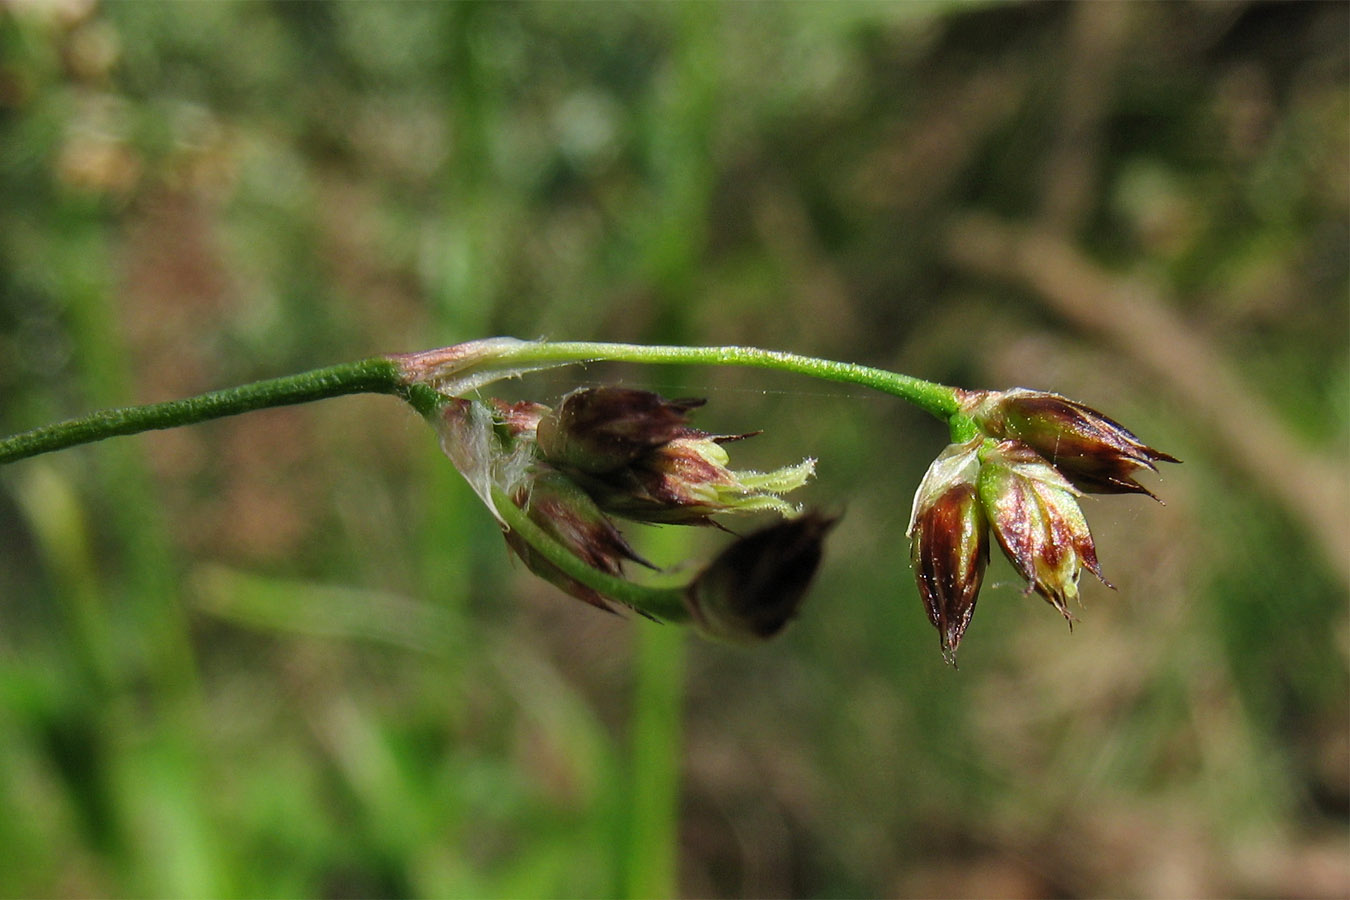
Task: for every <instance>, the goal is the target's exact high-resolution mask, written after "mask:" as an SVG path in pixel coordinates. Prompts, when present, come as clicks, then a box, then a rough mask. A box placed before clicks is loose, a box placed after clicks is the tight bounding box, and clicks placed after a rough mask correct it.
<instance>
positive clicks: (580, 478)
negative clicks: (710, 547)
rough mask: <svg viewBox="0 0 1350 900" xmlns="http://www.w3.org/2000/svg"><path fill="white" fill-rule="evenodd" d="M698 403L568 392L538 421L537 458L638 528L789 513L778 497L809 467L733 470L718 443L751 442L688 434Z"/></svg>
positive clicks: (624, 393) (613, 392)
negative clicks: (720, 515)
mask: <svg viewBox="0 0 1350 900" xmlns="http://www.w3.org/2000/svg"><path fill="white" fill-rule="evenodd" d="M702 403H703V401H702V400H664V399H662V398H661V397H660V396H659V395H657V394H653V393H649V392H647V391H635V390H629V389H626V388H613V387H602V388H588V389H585V390H581V391H575V392H573V393H571V394H569V395H568V396H567V397H566V398H564V400H563V402H562V403H561V404H560V405H559V407H558V409H557V410H554V411H553V412H550V413H546V414H544V415H543V417H542V418H540V419H539V422H538V428H537V438H538V446H539V452H540V454H541V455H542V456H543V457H544V459H546V460H548V462H549V463H551V464H552V465H554V466H556V467H558V468H559V469H561V470H563V471H564V472H566V473H567V474H568V475H570V476H572V477H573V478H575V479H576V481H577V482H578V483H579V484H580V485H581V486H582V487H584V488H585V489H586V491H587V492H589V493H590V495H591V496H592V497H593V498H595V501H596V502H597V503H598V504H599V505H600V508H601V509H603V510H605V511H606V512H610V513H614V514H615V515H620V516H623V517H625V518H628V519H633V520H635V521H639V522H656V523H663V524H678V525H707V524H711V521H712V520H711V518H710V517H711V516H713V515H716V514H718V513H747V512H758V511H761V510H770V511H773V512H778V513H781V514H783V515H791V514H794V513H795V512H796V511H797V508H796V507H795V506H794V505H792V504H790V503H788V502H787V501H786V500H784V499H783V498H782V497H781V496H780V495H781V494H785V493H787V492H789V491H792V490H795V489H796V488H799V487H801V486H802V485H803V484H805V483H806V481H807V479H809V478H810V477H811V475H812V473H813V472H814V471H815V461H814V460H811V459H808V460H804V461H803V462H801V463H798V464H797V465H795V466H785V467H784V468H781V469H775V470H773V471H771V472H744V471H732V470H731V469H730V468H728V465H727V464H728V462H729V461H730V458H729V456H728V455H727V451H726V450H725V449H724V448H723V446H722V445H723V444H725V443H728V442H730V441H735V440H739V439H741V438H745V437H749V436H750V435H715V434H709V433H708V432H705V431H700V430H698V429H697V428H693V427H691V426H690V425H689V424H688V421H687V416H686V414H687V413H688V412H689V410H691V409H694V408H696V407H697V406H700V405H702Z"/></svg>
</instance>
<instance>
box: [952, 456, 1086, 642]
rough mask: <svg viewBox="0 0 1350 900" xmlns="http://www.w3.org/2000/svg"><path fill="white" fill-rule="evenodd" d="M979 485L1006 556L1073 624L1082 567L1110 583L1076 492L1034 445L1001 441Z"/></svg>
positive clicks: (987, 459)
mask: <svg viewBox="0 0 1350 900" xmlns="http://www.w3.org/2000/svg"><path fill="white" fill-rule="evenodd" d="M978 491H979V495H980V502H981V503H983V504H984V512H985V515H986V516H987V517H988V519H989V524H990V525H991V526H992V528H993V530H994V536H995V537H996V538H998V543H999V546H1001V547H1002V548H1003V552H1004V553H1005V554H1006V555H1007V557H1008V560H1009V561H1010V562H1012V564H1013V567H1014V568H1015V569H1017V571H1018V574H1020V575H1021V576H1022V577H1023V578H1025V579H1027V582H1028V584H1029V586H1030V587H1031V588H1032V589H1034V590H1035V591H1036V593H1038V594H1040V595H1041V596H1042V597H1044V598H1045V599H1046V600H1047V601H1049V602H1050V603H1051V604H1052V605H1053V606H1054V607H1055V609H1057V610H1059V612H1060V614H1061V615H1062V616H1064V618H1066V619H1068V620H1069V623H1070V624H1072V623H1073V615H1072V614H1071V613H1070V612H1069V607H1068V601H1069V600H1073V599H1076V598H1077V597H1078V576H1079V575H1080V573H1081V571H1082V569H1083V568H1084V567H1086V568H1087V569H1088V571H1090V572H1092V574H1093V575H1096V576H1097V578H1098V579H1099V580H1100V581H1101V582H1102V584H1105V585H1106V586H1107V587H1110V586H1111V584H1110V582H1108V581H1107V580H1106V579H1105V578H1104V577H1102V570H1101V566H1099V565H1098V563H1097V550H1096V547H1095V546H1094V545H1093V542H1092V533H1091V532H1090V531H1089V530H1088V525H1087V519H1086V518H1084V516H1083V510H1082V509H1081V508H1080V507H1079V506H1078V492H1077V491H1076V490H1075V489H1074V488H1073V486H1072V485H1071V484H1069V482H1068V481H1066V480H1065V479H1064V476H1063V475H1061V474H1060V473H1059V470H1057V469H1056V468H1055V467H1054V466H1052V465H1050V464H1049V463H1048V462H1046V461H1045V459H1044V458H1042V457H1041V456H1040V454H1038V453H1037V452H1036V451H1035V450H1033V449H1031V447H1029V446H1027V445H1026V444H1023V443H1020V442H1018V441H1000V442H999V443H998V444H997V445H996V446H995V447H993V448H991V449H987V450H985V451H982V453H981V465H980V474H979V479H978Z"/></svg>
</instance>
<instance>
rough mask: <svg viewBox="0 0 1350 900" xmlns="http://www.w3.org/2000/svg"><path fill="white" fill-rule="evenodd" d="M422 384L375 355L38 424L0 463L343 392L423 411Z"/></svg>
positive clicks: (2, 452)
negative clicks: (409, 381) (389, 398)
mask: <svg viewBox="0 0 1350 900" xmlns="http://www.w3.org/2000/svg"><path fill="white" fill-rule="evenodd" d="M419 387H421V390H422V391H426V390H427V389H426V388H425V387H422V386H419V385H412V386H408V385H405V384H404V383H403V381H402V378H401V377H400V373H399V368H398V366H397V365H396V364H395V363H394V362H393V361H392V360H389V359H386V358H384V357H373V358H371V359H363V360H359V361H357V362H352V363H344V364H342V365H337V366H329V367H328V368H325V369H315V370H313V371H310V372H301V373H300V374H298V375H288V376H286V377H284V378H272V379H268V380H267V381H255V382H252V383H251V384H245V385H241V386H239V387H235V388H227V389H225V390H221V391H211V392H210V393H207V394H200V395H198V396H196V397H188V398H186V399H184V400H169V401H167V402H164V403H151V404H149V405H146V406H125V407H120V408H117V409H105V410H100V411H99V412H95V413H90V414H89V415H87V416H83V417H81V418H78V419H70V420H68V421H65V422H57V423H56V424H54V425H46V426H43V427H42V428H34V429H33V430H32V431H25V432H23V433H21V434H16V435H14V436H13V437H8V438H5V439H4V440H0V464H4V463H8V462H14V461H15V460H19V459H23V458H25V457H28V456H36V455H37V454H39V453H47V452H49V451H52V450H61V449H64V448H66V447H73V446H75V445H77V444H87V443H90V442H93V441H101V440H103V439H104V438H110V437H115V436H117V435H122V434H136V433H138V432H142V431H153V430H155V429H160V428H176V427H177V426H179V425H192V424H194V423H196V422H204V421H206V420H208V419H219V418H221V417H223V416H233V415H238V414H239V413H244V412H249V411H250V410H255V409H266V408H268V407H272V406H289V405H291V404H295V403H308V402H310V401H311V400H322V399H324V398H325V397H340V396H342V395H344V394H361V393H378V394H397V395H399V396H401V397H403V398H404V399H406V400H408V401H409V402H410V403H412V404H413V405H414V406H416V407H418V408H419V411H422V412H426V411H427V410H426V409H423V408H422V407H423V406H425V405H427V403H428V402H429V400H428V398H426V397H425V396H423V394H422V393H421V392H419V391H418V390H417V388H419Z"/></svg>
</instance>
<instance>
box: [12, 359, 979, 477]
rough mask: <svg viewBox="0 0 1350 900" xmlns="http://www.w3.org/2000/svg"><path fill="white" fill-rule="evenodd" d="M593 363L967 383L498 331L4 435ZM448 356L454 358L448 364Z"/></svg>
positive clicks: (426, 411) (924, 396)
mask: <svg viewBox="0 0 1350 900" xmlns="http://www.w3.org/2000/svg"><path fill="white" fill-rule="evenodd" d="M461 348H471V349H472V352H470V353H469V354H468V356H467V357H461V356H458V355H457V354H456V351H458V350H460V349H461ZM589 362H634V363H648V364H685V365H689V364H693V365H709V366H752V367H755V368H760V369H770V370H773V371H779V372H793V373H796V374H799V375H808V376H810V377H812V378H820V379H823V380H825V381H835V382H842V383H845V384H858V385H863V386H864V387H869V388H872V389H874V390H878V391H882V392H883V393H887V394H892V395H894V396H896V397H900V398H902V399H904V400H908V401H909V402H911V403H913V404H914V405H916V406H918V407H919V408H921V409H923V410H926V411H927V412H929V413H931V414H933V415H934V416H937V417H938V418H940V419H944V420H949V421H953V420H955V419H960V418H961V417H960V415H959V410H960V404H959V402H958V396H959V392H958V391H957V390H956V389H955V388H951V387H947V386H946V385H941V384H935V383H934V382H931V381H924V380H923V379H921V378H914V377H911V376H909V375H901V374H900V373H898V372H890V371H887V370H886V369H874V368H872V367H870V366H860V365H857V364H855V363H844V362H835V361H833V360H828V359H817V358H815V357H811V356H801V355H799V354H796V353H785V352H782V351H778V350H761V349H759V348H758V347H671V346H646V345H642V344H610V343H604V342H595V341H556V342H551V341H518V342H517V341H511V340H509V339H492V340H488V341H475V342H471V343H470V344H464V345H459V346H458V347H450V348H442V349H441V350H432V351H427V352H426V353H415V354H409V355H406V356H399V357H392V358H391V357H372V358H370V359H363V360H358V361H357V362H352V363H343V364H342V365H337V366H329V367H328V368H325V369H315V370H313V371H310V372H301V373H300V374H298V375H288V376H286V377H284V378H272V379H268V380H266V381H255V382H252V383H251V384H245V385H241V386H239V387H235V388H228V389H226V390H220V391H211V392H210V393H207V394H200V395H198V396H196V397H188V398H186V399H183V400H169V401H167V402H164V403H152V404H149V405H146V406H126V407H120V408H117V409H105V410H101V411H99V412H95V413H91V414H89V415H87V416H83V417H81V418H78V419H70V420H68V421H65V422H58V423H56V424H54V425H46V426H43V427H41V428H35V429H33V430H32V431H25V432H23V433H21V434H16V435H14V436H12V437H8V438H5V439H3V440H0V465H3V464H4V463H9V462H14V461H15V460H19V459H24V458H25V457H29V456H36V455H37V454H39V453H47V452H49V451H52V450H61V449H64V448H66V447H73V446H76V445H77V444H87V443H91V442H93V441H101V440H103V439H104V438H110V437H115V436H117V435H123V434H137V433H139V432H142V431H152V430H155V429H159V428H175V427H177V426H179V425H192V424H194V423H196V422H204V421H206V420H208V419H219V418H221V417H223V416H233V415H238V414H239V413H244V412H249V411H250V410H255V409H265V408H267V407H273V406H288V405H291V404H295V403H308V402H310V401H312V400H322V399H324V398H325V397H339V396H342V395H344V394H363V393H375V394H395V395H397V396H399V397H402V398H403V399H404V400H406V401H407V402H408V403H409V404H411V405H412V406H413V408H414V409H416V410H417V411H418V412H420V413H422V414H423V415H431V414H432V413H434V412H435V411H436V409H437V408H439V406H440V404H441V403H442V402H443V400H444V398H443V396H441V395H440V394H439V393H438V392H437V391H436V389H435V388H436V387H437V386H439V385H444V386H446V387H448V388H449V389H450V392H451V393H457V392H459V391H460V390H467V389H469V388H471V387H480V386H482V385H485V384H489V383H491V382H492V381H494V380H497V379H500V378H507V377H511V376H513V375H519V374H522V373H524V372H529V371H534V370H538V369H545V368H550V367H552V366H559V365H575V364H583V363H589ZM442 364H445V365H444V366H443V367H442ZM467 376H472V378H471V380H463V381H460V379H464V378H466V377H467Z"/></svg>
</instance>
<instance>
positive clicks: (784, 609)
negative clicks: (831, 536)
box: [685, 511, 836, 644]
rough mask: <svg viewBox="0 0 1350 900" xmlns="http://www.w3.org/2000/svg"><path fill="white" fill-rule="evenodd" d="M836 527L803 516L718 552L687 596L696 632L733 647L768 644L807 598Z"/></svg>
mask: <svg viewBox="0 0 1350 900" xmlns="http://www.w3.org/2000/svg"><path fill="white" fill-rule="evenodd" d="M835 521H836V520H835V518H834V517H831V516H826V515H822V514H821V513H819V512H814V511H810V512H806V513H804V514H802V515H801V516H798V517H797V518H795V519H788V520H786V521H783V522H779V523H777V524H774V525H770V526H769V527H767V528H763V529H761V530H759V531H756V532H753V533H751V534H749V535H746V536H745V537H743V538H739V539H738V540H737V541H736V542H735V543H733V544H732V545H731V546H730V547H728V548H727V549H726V550H723V551H722V553H721V554H720V555H719V556H718V557H717V558H716V559H715V560H713V562H712V564H711V565H710V566H708V568H707V569H705V570H704V571H703V573H702V574H701V575H699V576H698V578H696V579H694V581H693V583H691V584H690V585H689V588H688V590H687V591H686V595H685V597H686V603H687V605H688V607H689V613H690V615H691V616H692V617H693V619H694V622H695V624H696V625H697V626H698V628H699V630H700V631H702V632H703V634H705V635H706V636H708V637H711V638H716V639H718V640H723V641H728V642H731V643H737V644H750V643H756V642H759V641H763V640H767V639H768V638H771V637H773V636H774V635H776V634H777V633H778V632H780V631H782V630H783V628H784V626H786V625H787V623H788V621H789V620H791V619H792V617H793V616H794V615H796V613H797V610H798V608H799V607H800V606H801V603H802V600H803V599H804V598H805V596H806V590H807V588H808V587H809V586H810V584H811V579H812V578H813V577H814V576H815V574H816V569H817V568H818V567H819V565H820V560H821V556H822V552H823V549H824V542H825V535H827V534H828V533H829V531H830V529H831V528H833V527H834V523H835Z"/></svg>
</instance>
